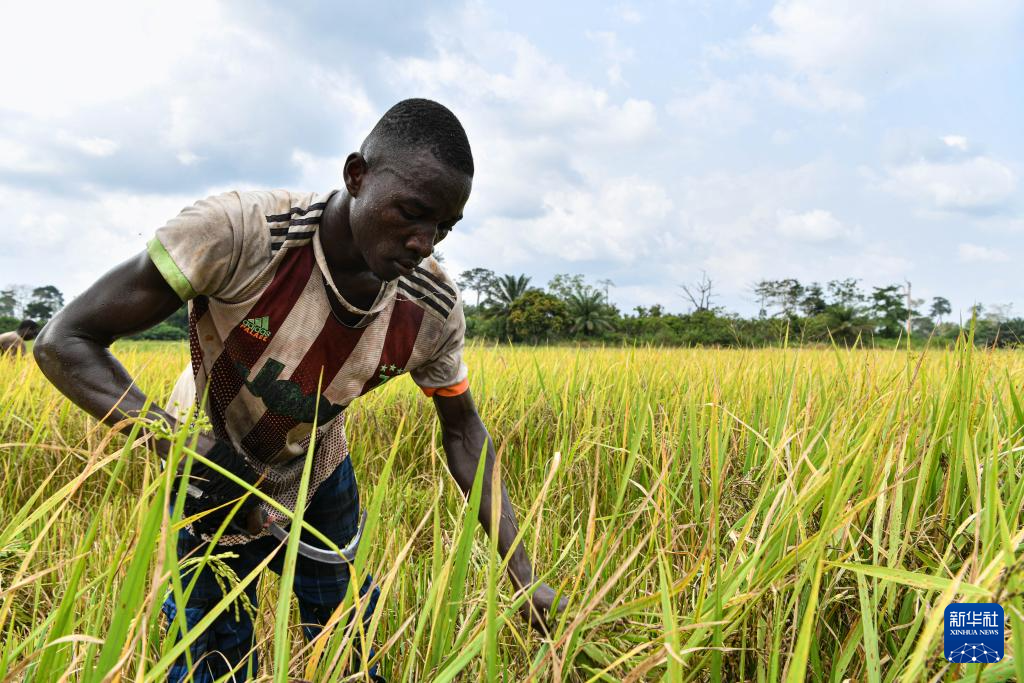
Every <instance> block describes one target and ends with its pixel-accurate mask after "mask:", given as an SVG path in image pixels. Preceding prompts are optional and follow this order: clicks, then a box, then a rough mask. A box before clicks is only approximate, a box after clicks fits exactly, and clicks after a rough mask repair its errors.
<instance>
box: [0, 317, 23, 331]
mask: <svg viewBox="0 0 1024 683" xmlns="http://www.w3.org/2000/svg"><path fill="white" fill-rule="evenodd" d="M20 322H21V318H16V317H14V316H13V315H0V334H3V333H4V332H10V331H11V330H16V329H18V323H20Z"/></svg>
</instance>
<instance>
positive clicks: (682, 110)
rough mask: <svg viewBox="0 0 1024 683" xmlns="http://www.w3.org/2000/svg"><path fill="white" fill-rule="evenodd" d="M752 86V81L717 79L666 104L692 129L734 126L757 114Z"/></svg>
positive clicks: (733, 127) (731, 127) (749, 119)
mask: <svg viewBox="0 0 1024 683" xmlns="http://www.w3.org/2000/svg"><path fill="white" fill-rule="evenodd" d="M751 87H752V84H750V83H740V82H738V81H727V80H722V79H716V80H714V81H712V82H711V83H709V84H708V85H707V86H706V87H704V89H702V90H700V91H698V92H696V93H693V94H691V95H686V96H683V97H677V98H675V99H673V100H671V101H670V102H669V103H668V105H667V107H666V108H667V110H668V112H669V113H670V114H672V115H673V116H675V117H676V118H678V119H679V120H680V121H681V122H682V123H683V124H684V125H685V126H687V127H688V128H690V129H698V130H707V129H728V130H732V129H735V128H736V127H738V126H741V125H745V124H747V123H750V122H751V121H752V120H753V118H754V113H753V109H752V107H751V105H750V102H749V97H750V88H751Z"/></svg>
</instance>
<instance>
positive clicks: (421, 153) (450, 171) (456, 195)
mask: <svg viewBox="0 0 1024 683" xmlns="http://www.w3.org/2000/svg"><path fill="white" fill-rule="evenodd" d="M374 166H376V168H374V167H373V166H371V171H370V172H371V173H373V172H376V173H379V174H380V177H381V179H382V180H385V181H392V182H395V183H396V185H398V186H399V188H401V189H402V190H404V191H405V192H406V193H408V194H411V195H418V196H420V197H421V198H422V199H429V198H438V199H442V200H444V201H460V200H461V201H464V200H465V199H466V198H468V197H469V192H470V189H471V187H472V178H471V177H470V176H468V175H467V174H465V173H463V172H462V171H459V170H458V169H454V168H452V167H451V166H448V165H447V164H445V163H444V162H442V161H441V160H439V159H438V158H437V157H436V156H434V155H433V154H432V153H431V152H430V151H429V150H409V151H407V152H406V151H403V153H399V154H394V155H389V156H388V157H386V158H384V159H381V160H380V161H379V162H378V163H377V164H374Z"/></svg>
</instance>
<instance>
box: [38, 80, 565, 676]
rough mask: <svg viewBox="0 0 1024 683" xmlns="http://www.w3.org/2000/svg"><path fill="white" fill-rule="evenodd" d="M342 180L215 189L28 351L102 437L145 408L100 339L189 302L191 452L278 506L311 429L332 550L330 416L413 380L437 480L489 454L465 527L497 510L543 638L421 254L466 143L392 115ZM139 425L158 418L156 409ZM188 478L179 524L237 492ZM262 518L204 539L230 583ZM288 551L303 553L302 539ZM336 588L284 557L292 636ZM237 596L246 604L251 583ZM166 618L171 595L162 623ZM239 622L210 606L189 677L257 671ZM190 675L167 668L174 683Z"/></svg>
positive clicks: (435, 283)
mask: <svg viewBox="0 0 1024 683" xmlns="http://www.w3.org/2000/svg"><path fill="white" fill-rule="evenodd" d="M342 177H343V179H344V186H343V187H342V188H340V189H338V190H332V191H329V192H326V193H322V194H315V193H292V192H286V191H282V190H275V191H267V192H228V193H225V194H222V195H219V196H216V197H211V198H209V199H205V200H203V201H200V202H197V203H196V204H195V205H194V206H191V207H189V208H186V209H184V210H183V211H182V212H181V213H180V214H179V215H178V216H177V217H176V218H174V219H172V220H171V221H170V222H168V223H167V224H166V225H165V226H164V227H162V228H160V229H159V230H157V232H156V236H155V238H154V239H153V240H152V241H150V242H149V245H148V247H147V249H146V250H145V251H144V252H142V253H140V254H138V255H137V256H135V257H133V258H131V259H129V260H128V261H126V262H124V263H122V264H120V265H118V266H116V267H114V269H113V270H111V271H110V272H108V273H107V274H106V275H104V276H103V277H102V278H100V279H99V280H98V281H97V282H96V283H95V284H94V285H92V287H91V288H89V290H88V291H86V292H85V293H84V294H83V295H82V296H79V297H78V298H76V299H75V300H74V301H72V302H71V303H70V304H69V305H68V306H67V307H66V308H64V310H63V311H61V313H60V314H59V315H57V316H56V317H55V318H54V319H53V320H52V321H51V322H50V323H49V324H48V325H47V326H46V327H45V328H44V329H43V332H42V334H41V335H40V337H39V339H38V341H37V342H36V345H35V356H36V358H37V359H38V362H39V365H40V367H41V368H42V369H43V372H44V373H45V374H46V376H47V377H48V378H49V379H50V380H51V381H52V382H53V383H54V384H55V385H56V386H57V387H58V388H59V389H60V390H61V391H62V392H64V393H65V394H66V395H67V396H68V397H69V398H71V400H73V401H74V402H75V403H76V404H78V405H79V406H81V407H82V408H84V409H85V410H86V411H88V412H89V413H91V414H92V415H94V416H96V417H97V418H104V417H106V420H107V422H108V423H109V424H113V423H115V422H117V421H118V420H120V419H122V418H123V416H125V415H137V414H138V413H139V412H140V411H141V410H142V407H143V405H144V403H145V401H146V397H145V395H144V394H143V392H142V390H141V389H140V388H139V387H138V385H137V384H135V383H134V382H133V379H132V377H130V376H129V374H128V373H127V372H126V371H125V369H124V367H123V366H122V365H121V364H120V363H119V362H118V361H117V360H116V359H115V358H114V356H113V355H111V353H110V344H111V343H112V342H113V341H114V340H115V339H117V338H119V337H122V336H125V335H129V334H133V333H137V332H139V331H141V330H144V329H146V328H148V327H151V326H153V325H155V324H157V323H158V322H160V321H161V320H163V319H164V318H166V317H167V316H169V315H170V314H171V313H173V312H174V311H175V310H176V309H177V308H178V307H179V306H180V305H181V302H183V301H187V302H188V308H189V343H190V347H191V354H192V368H191V372H190V373H188V376H187V377H185V380H186V381H185V382H183V383H179V387H178V390H177V391H176V392H175V393H176V395H178V396H180V395H181V394H182V393H183V391H182V389H183V388H184V393H186V394H191V399H192V400H196V397H197V396H198V397H202V396H205V397H206V404H205V406H206V411H207V414H208V416H209V419H210V422H211V424H212V426H213V434H212V435H203V436H202V437H201V438H200V441H199V445H198V450H199V452H201V453H204V454H205V456H206V457H207V458H208V459H210V460H211V461H213V462H215V463H217V464H219V465H220V466H221V467H223V468H225V469H227V470H229V471H231V472H233V473H234V474H236V475H237V476H238V477H240V478H241V479H243V480H245V481H247V482H250V483H257V482H258V486H259V489H260V490H261V491H263V492H264V493H266V494H268V495H269V496H271V497H273V498H274V499H276V500H277V501H278V502H280V503H282V504H283V505H285V506H287V507H289V508H292V507H293V506H294V505H295V501H296V497H297V492H298V486H299V480H300V478H301V475H302V469H303V461H304V458H303V456H304V455H305V453H306V450H307V446H308V444H309V440H310V438H311V437H312V436H313V433H312V431H313V429H312V428H313V425H312V422H313V419H314V414H316V415H318V424H317V431H316V435H315V436H316V451H315V454H314V461H313V464H312V479H311V482H310V499H309V501H308V504H309V507H308V509H307V511H306V513H305V519H306V520H307V521H308V522H309V523H311V524H312V525H314V526H315V527H317V528H318V529H319V530H320V531H322V532H323V533H324V534H325V535H326V536H327V537H328V538H330V539H331V540H332V542H334V543H335V544H337V546H338V547H344V546H345V545H346V544H347V543H348V542H349V540H350V539H352V538H353V537H354V536H355V534H356V533H357V529H358V517H359V514H358V511H359V496H358V492H357V489H356V484H355V478H354V476H353V474H352V466H351V463H350V462H349V459H348V446H347V443H346V439H345V430H344V416H343V411H344V410H345V408H346V407H347V406H348V404H349V403H350V402H351V401H352V400H354V399H355V398H356V397H358V396H361V395H362V394H365V393H366V392H368V391H370V390H372V389H374V388H375V387H377V386H380V385H381V384H383V383H384V382H387V381H389V380H391V379H392V378H394V377H397V376H398V375H402V374H405V373H409V375H410V376H411V377H412V378H413V381H415V382H416V384H418V385H419V386H420V388H421V389H422V390H423V392H424V393H425V394H426V395H427V396H431V397H433V402H434V407H435V408H436V409H437V413H438V417H439V418H440V422H441V428H442V442H443V445H444V450H445V453H446V456H447V462H448V467H449V469H450V471H451V473H452V475H453V476H454V478H455V481H456V482H457V483H458V485H459V487H460V488H461V489H462V491H463V492H464V493H467V492H468V490H469V488H470V487H471V486H472V482H473V478H474V475H475V473H476V470H477V462H478V461H479V457H480V453H481V451H482V450H483V449H484V447H485V445H486V462H485V473H484V477H483V492H482V499H481V504H480V522H481V524H482V525H483V526H484V528H485V529H487V530H489V529H490V528H491V496H492V495H494V496H500V497H501V510H502V513H501V516H500V520H499V522H498V534H499V547H500V549H501V552H502V553H503V554H505V555H507V554H508V553H511V554H512V556H511V560H510V562H509V565H508V567H509V575H510V578H511V579H512V582H513V583H514V584H515V586H516V587H517V588H522V589H527V588H533V592H532V595H531V598H530V599H529V600H528V602H527V608H528V609H527V610H526V614H527V616H528V617H529V618H530V620H531V622H533V624H534V625H535V626H537V627H538V628H542V627H543V620H544V618H545V617H546V616H548V615H549V614H550V612H551V611H552V609H553V604H552V603H553V602H554V591H553V590H552V589H551V588H550V586H548V585H546V584H540V585H536V580H535V575H534V572H533V569H532V567H531V566H530V562H529V560H528V558H527V555H526V552H525V550H524V548H523V546H522V544H519V545H517V546H516V547H515V548H512V542H513V540H514V538H515V536H516V534H517V533H518V531H517V522H516V518H515V514H514V512H513V508H512V505H511V503H510V502H509V500H508V494H507V493H506V490H505V486H504V485H502V486H501V490H500V491H492V490H491V475H490V471H491V467H492V464H493V459H494V449H493V444H491V442H490V438H489V436H488V434H487V430H486V429H485V428H484V425H483V424H482V423H481V421H480V418H479V416H478V414H477V410H476V407H475V405H474V403H473V398H472V395H471V394H470V391H469V381H468V371H467V369H466V365H465V364H464V363H463V361H462V350H463V335H464V331H465V326H466V324H465V318H464V317H463V312H462V301H461V297H460V294H459V291H458V288H457V287H456V286H455V283H454V282H453V281H452V279H451V278H450V277H449V276H448V274H447V273H445V271H444V270H443V269H442V268H441V266H440V265H439V264H438V263H437V261H436V260H434V259H433V258H431V253H432V251H433V249H434V245H435V244H437V243H438V242H440V241H441V240H442V239H444V238H445V236H447V235H448V233H449V232H450V231H451V229H452V228H453V227H454V225H455V224H456V223H457V222H458V221H459V220H460V219H461V218H462V211H463V207H465V205H466V201H467V200H468V199H469V194H470V188H471V185H472V180H473V157H472V154H471V152H470V147H469V141H468V140H467V138H466V133H465V131H464V130H463V128H462V125H461V124H460V123H459V121H458V120H457V119H456V118H455V116H454V114H452V113H451V112H450V111H449V110H448V109H446V108H445V107H443V106H441V105H440V104H437V103H436V102H432V101H429V100H422V99H413V100H405V101H402V102H399V103H398V104H396V105H395V106H394V107H392V108H391V109H390V110H388V112H387V113H385V114H384V116H383V118H381V120H380V121H379V122H378V123H377V125H376V126H375V127H374V129H373V130H372V131H371V133H370V135H369V136H368V137H367V138H366V140H364V141H363V144H362V146H361V148H360V150H359V151H358V152H353V153H352V154H350V155H349V156H348V158H347V159H346V160H345V165H344V168H343V169H342ZM321 382H322V387H323V390H322V393H321V394H319V395H318V394H317V386H318V383H321ZM193 386H194V388H193ZM122 396H123V399H122ZM151 412H152V413H155V414H158V415H161V416H163V417H164V418H166V419H168V420H169V421H171V422H172V423H173V418H172V417H171V416H170V415H168V414H167V413H165V412H163V411H161V410H153V409H151ZM157 450H158V452H159V453H161V454H165V453H166V452H167V450H168V444H167V443H166V442H159V443H158V444H157ZM191 474H192V480H191V481H192V482H193V483H194V484H195V486H196V487H197V488H198V489H200V490H201V496H199V497H196V496H189V497H188V502H187V504H186V510H185V512H186V514H188V515H193V514H197V513H199V512H202V511H205V510H210V509H212V508H216V507H218V506H221V505H222V504H224V503H227V502H229V501H233V500H237V499H238V498H240V497H241V496H242V495H243V493H244V489H242V487H240V486H238V485H237V484H235V483H233V482H231V481H230V480H228V479H227V478H226V477H223V476H221V475H219V474H218V473H217V472H216V470H214V469H213V468H210V467H207V466H203V465H202V464H201V463H199V462H198V461H197V462H195V463H194V465H193V467H192V472H191ZM261 506H262V507H263V509H262V513H264V514H260V513H261V510H260V509H259V508H260V507H261ZM231 507H232V506H231V505H225V506H224V507H223V508H221V509H219V510H216V511H213V512H211V513H209V514H206V515H204V516H203V517H201V518H199V519H198V520H197V521H195V522H194V523H193V524H192V525H191V530H182V531H181V532H180V536H179V538H178V548H179V555H180V556H183V555H185V554H186V553H190V552H193V551H194V550H196V549H197V548H201V547H202V546H204V545H205V544H206V543H208V541H209V538H210V535H211V534H212V533H214V532H215V531H216V529H218V527H219V526H220V525H221V524H222V523H223V522H224V521H225V515H226V514H227V513H226V512H225V510H230V509H231ZM272 512H273V510H272V508H271V507H269V506H265V505H264V504H263V503H258V502H257V499H256V497H255V496H251V495H250V496H249V497H248V498H246V499H245V503H244V504H243V506H242V507H241V509H240V511H239V512H238V514H237V515H236V516H235V520H236V528H229V531H228V532H226V535H225V536H223V537H222V538H221V539H220V542H219V545H221V546H225V547H226V548H228V549H230V550H231V551H233V552H235V553H238V555H239V557H238V558H237V559H235V560H229V561H228V562H229V564H231V566H232V568H233V569H234V570H235V572H236V573H237V574H238V575H239V576H244V575H245V574H246V573H248V572H249V571H250V570H251V569H252V568H253V567H255V566H256V565H257V564H258V563H259V562H260V560H262V559H263V558H265V557H266V556H267V555H268V554H269V553H271V552H273V550H274V549H275V548H276V547H277V545H278V541H277V540H275V539H274V538H271V537H269V536H267V534H266V529H265V526H264V520H265V519H266V515H268V514H270V513H272ZM237 527H241V528H237ZM303 540H309V541H311V542H313V543H315V541H312V539H307V538H306V536H305V534H303ZM319 545H322V544H319ZM282 557H283V553H279V554H278V556H277V557H275V558H274V560H273V561H272V562H271V564H270V566H271V568H272V569H275V570H278V571H279V570H280V568H281V558H282ZM207 573H209V572H208V571H207ZM347 585H348V572H347V569H346V566H345V565H344V564H341V565H335V564H327V563H323V562H318V561H316V560H311V559H309V558H305V557H302V558H300V559H299V563H298V566H297V570H296V576H295V586H294V588H295V593H296V596H297V597H298V600H299V605H300V610H301V612H302V617H303V622H304V623H306V624H307V626H306V628H305V634H306V636H307V637H308V638H312V637H314V636H315V635H316V634H317V633H318V632H319V627H318V625H322V624H324V622H325V620H326V619H327V618H328V617H329V616H330V615H331V613H332V611H333V610H334V608H335V607H336V606H337V605H338V604H339V603H340V601H341V600H342V598H343V597H344V595H345V592H346V589H347ZM362 589H363V591H364V594H366V599H365V602H366V603H367V604H368V605H369V609H371V610H372V609H373V607H374V605H375V603H376V593H375V591H376V589H374V588H372V586H371V584H370V582H369V580H368V582H367V584H366V585H364V586H363V588H362ZM221 595H222V594H221V591H220V588H219V586H218V584H217V582H216V581H215V580H214V579H213V577H212V576H201V577H200V580H199V582H198V584H197V587H196V589H195V590H194V591H193V593H192V595H191V596H190V599H189V602H188V605H187V606H186V607H185V611H186V614H185V617H186V623H187V625H188V626H189V627H192V626H193V625H195V624H196V623H197V622H198V621H199V620H200V619H202V617H203V615H204V614H205V613H206V610H207V609H208V608H209V607H212V606H213V605H214V604H215V603H216V602H217V601H218V600H219V599H220V598H221ZM249 595H250V598H251V599H252V600H253V602H255V598H256V593H255V585H254V584H253V585H251V586H250V593H249ZM175 610H176V606H175V605H174V603H173V601H168V603H167V604H166V605H165V611H166V612H167V613H168V615H169V616H172V617H173V616H174V614H175ZM239 615H240V620H239V621H236V620H235V615H234V610H227V611H225V612H223V613H222V615H221V616H220V617H219V618H218V620H217V621H216V622H215V623H214V624H213V625H212V626H210V628H208V629H207V631H206V633H205V634H204V635H203V637H201V638H200V639H199V640H198V641H197V642H196V644H195V645H194V646H193V648H192V651H191V657H192V661H193V662H198V663H199V664H198V665H197V667H196V670H195V671H194V672H193V674H194V675H195V679H194V680H196V681H200V680H202V681H207V680H214V679H217V678H219V677H221V676H223V675H225V674H226V673H228V672H229V671H231V669H232V668H234V669H235V671H236V674H235V675H236V676H237V678H238V679H239V680H241V679H242V678H244V677H245V676H246V671H247V670H251V671H255V669H256V666H257V663H256V661H255V655H254V650H253V632H252V623H251V621H250V619H249V617H248V616H247V615H246V614H245V611H244V610H240V611H239ZM214 652H217V654H213V653H214ZM188 673H189V672H188V671H187V670H186V667H185V665H184V660H182V662H180V663H179V664H178V665H176V666H175V668H174V669H172V672H171V679H172V680H180V679H182V678H184V677H186V676H187V675H188Z"/></svg>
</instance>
